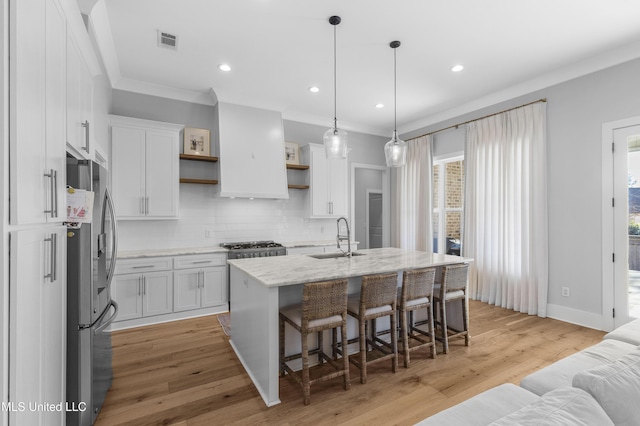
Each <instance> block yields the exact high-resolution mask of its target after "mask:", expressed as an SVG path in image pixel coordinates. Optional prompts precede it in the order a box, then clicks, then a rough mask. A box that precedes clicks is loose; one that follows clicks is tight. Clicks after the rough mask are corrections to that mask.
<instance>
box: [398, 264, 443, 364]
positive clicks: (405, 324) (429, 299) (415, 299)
mask: <svg viewBox="0 0 640 426" xmlns="http://www.w3.org/2000/svg"><path fill="white" fill-rule="evenodd" d="M435 276H436V270H435V268H427V269H416V270H412V271H404V272H403V273H402V287H400V288H399V289H398V313H399V314H400V333H401V336H402V350H401V352H402V354H403V355H404V366H405V368H409V361H410V360H409V352H411V351H414V350H416V349H420V348H431V358H435V357H436V339H435V333H434V325H433V282H434V279H435ZM419 309H426V311H427V318H426V319H425V320H421V321H417V322H414V318H413V313H414V312H415V311H417V310H419ZM407 312H408V313H409V321H407ZM424 324H428V326H429V331H424V330H422V329H420V328H417V326H418V325H424ZM427 338H428V339H427ZM409 340H412V341H415V342H417V344H416V345H414V346H410V345H409Z"/></svg>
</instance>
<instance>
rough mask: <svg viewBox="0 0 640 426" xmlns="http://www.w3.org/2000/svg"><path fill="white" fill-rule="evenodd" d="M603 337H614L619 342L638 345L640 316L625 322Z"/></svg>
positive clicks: (639, 339) (639, 342) (639, 340)
mask: <svg viewBox="0 0 640 426" xmlns="http://www.w3.org/2000/svg"><path fill="white" fill-rule="evenodd" d="M603 339H614V340H619V341H621V342H626V343H631V344H632V345H640V318H638V319H636V320H633V321H631V322H628V323H626V324H625V325H623V326H621V327H618V328H616V329H615V330H613V331H612V332H610V333H607V334H605V335H604V337H603Z"/></svg>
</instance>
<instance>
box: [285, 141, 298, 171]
mask: <svg viewBox="0 0 640 426" xmlns="http://www.w3.org/2000/svg"><path fill="white" fill-rule="evenodd" d="M284 161H285V163H286V164H295V165H298V164H300V145H298V144H297V143H295V142H285V143H284Z"/></svg>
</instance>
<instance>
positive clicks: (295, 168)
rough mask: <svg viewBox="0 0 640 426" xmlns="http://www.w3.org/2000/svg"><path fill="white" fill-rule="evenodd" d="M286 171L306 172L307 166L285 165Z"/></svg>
mask: <svg viewBox="0 0 640 426" xmlns="http://www.w3.org/2000/svg"><path fill="white" fill-rule="evenodd" d="M287 169H291V170H308V169H309V166H305V165H303V164H287Z"/></svg>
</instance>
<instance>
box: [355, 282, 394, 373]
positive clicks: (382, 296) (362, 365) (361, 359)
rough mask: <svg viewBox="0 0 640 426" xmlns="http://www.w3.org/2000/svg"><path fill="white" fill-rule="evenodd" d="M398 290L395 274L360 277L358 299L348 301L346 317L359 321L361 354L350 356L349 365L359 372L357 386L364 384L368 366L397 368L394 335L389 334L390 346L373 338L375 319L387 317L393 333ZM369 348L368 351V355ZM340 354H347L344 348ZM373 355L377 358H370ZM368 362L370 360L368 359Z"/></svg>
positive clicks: (375, 336)
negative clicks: (387, 362) (385, 363)
mask: <svg viewBox="0 0 640 426" xmlns="http://www.w3.org/2000/svg"><path fill="white" fill-rule="evenodd" d="M397 288H398V274H397V273H395V272H394V273H392V274H381V275H367V276H364V277H362V286H361V289H360V295H354V296H351V297H349V302H348V304H347V313H348V314H349V315H351V316H352V317H354V318H355V319H356V320H357V321H358V325H359V327H358V328H359V333H358V338H357V339H353V340H352V341H350V342H349V343H352V342H355V341H358V342H359V343H360V351H359V354H358V356H351V362H353V363H354V365H355V366H356V367H358V368H359V369H360V383H363V384H364V383H367V365H368V364H371V363H374V362H381V361H384V360H387V359H391V366H392V371H393V372H394V373H395V372H396V370H397V368H398V343H397V333H395V332H394V333H389V335H390V336H391V337H390V340H391V341H390V342H385V341H384V340H382V339H380V338H378V336H377V334H376V319H378V318H382V317H386V316H388V317H389V320H390V323H391V330H396V306H397V302H396V295H397ZM368 321H371V330H370V335H369V336H367V327H366V324H367V322H368ZM368 348H371V351H370V352H369V351H368ZM343 350H346V349H345V348H344V347H343ZM374 355H376V356H377V357H376V358H373V356H374ZM367 358H369V359H367Z"/></svg>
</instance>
